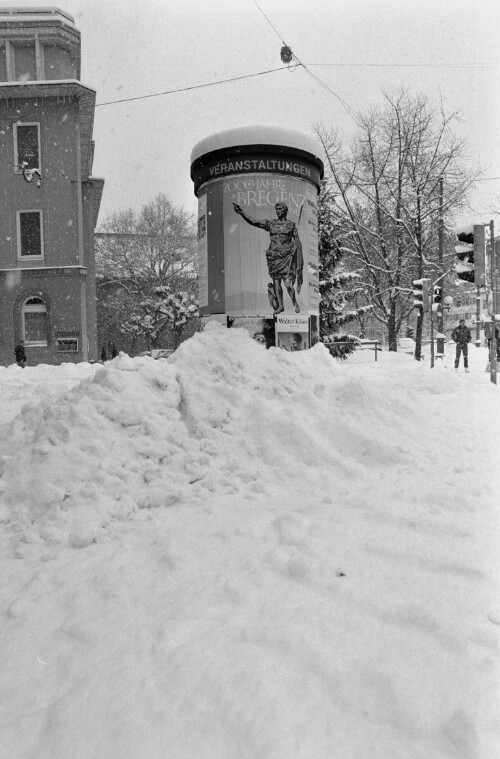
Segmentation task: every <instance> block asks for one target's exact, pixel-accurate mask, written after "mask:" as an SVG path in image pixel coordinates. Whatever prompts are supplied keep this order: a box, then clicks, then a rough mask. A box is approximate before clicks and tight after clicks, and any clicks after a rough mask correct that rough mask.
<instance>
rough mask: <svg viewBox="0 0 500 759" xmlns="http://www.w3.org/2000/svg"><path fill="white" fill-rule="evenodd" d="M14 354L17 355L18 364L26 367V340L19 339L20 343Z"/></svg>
mask: <svg viewBox="0 0 500 759" xmlns="http://www.w3.org/2000/svg"><path fill="white" fill-rule="evenodd" d="M14 354H15V356H16V364H17V365H18V366H20V367H21V368H22V369H24V367H25V366H26V351H25V349H24V340H19V342H18V344H17V345H16V347H15V348H14Z"/></svg>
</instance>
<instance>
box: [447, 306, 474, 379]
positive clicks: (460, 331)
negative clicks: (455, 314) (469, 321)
mask: <svg viewBox="0 0 500 759" xmlns="http://www.w3.org/2000/svg"><path fill="white" fill-rule="evenodd" d="M451 339H452V340H454V341H455V342H456V344H457V349H456V354H455V369H458V364H459V363H460V354H461V353H463V356H464V369H465V371H466V372H468V371H469V343H470V341H471V340H472V335H471V331H470V329H469V328H468V326H467V325H466V323H465V319H460V324H459V325H458V327H455V329H454V330H453V332H452V333H451Z"/></svg>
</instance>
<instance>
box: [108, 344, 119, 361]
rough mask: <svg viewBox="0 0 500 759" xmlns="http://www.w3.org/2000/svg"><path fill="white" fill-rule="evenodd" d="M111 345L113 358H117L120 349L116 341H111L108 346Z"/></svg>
mask: <svg viewBox="0 0 500 759" xmlns="http://www.w3.org/2000/svg"><path fill="white" fill-rule="evenodd" d="M110 346H111V358H116V357H117V355H118V350H117V348H116V345H115V344H114V343H110V345H108V348H109V347H110Z"/></svg>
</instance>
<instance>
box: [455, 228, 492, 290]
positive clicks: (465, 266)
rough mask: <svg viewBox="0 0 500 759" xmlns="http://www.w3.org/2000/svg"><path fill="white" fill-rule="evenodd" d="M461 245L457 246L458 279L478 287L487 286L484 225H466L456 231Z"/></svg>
mask: <svg viewBox="0 0 500 759" xmlns="http://www.w3.org/2000/svg"><path fill="white" fill-rule="evenodd" d="M455 234H456V236H457V239H458V241H459V242H460V245H455V253H456V257H457V259H458V260H457V262H456V263H455V272H456V274H457V277H458V279H461V280H462V281H464V282H472V283H473V284H475V285H477V286H478V287H484V286H485V284H486V237H485V233H484V224H466V225H465V226H464V227H457V229H455Z"/></svg>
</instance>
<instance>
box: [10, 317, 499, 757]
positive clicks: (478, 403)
mask: <svg viewBox="0 0 500 759" xmlns="http://www.w3.org/2000/svg"><path fill="white" fill-rule="evenodd" d="M486 361H487V356H486V350H485V349H483V348H481V349H476V348H473V347H472V348H471V349H470V367H471V371H470V373H469V374H465V373H464V371H463V368H462V367H460V371H459V372H457V373H455V372H454V371H453V368H452V366H453V356H452V355H451V353H450V354H447V357H446V358H445V361H444V362H443V364H439V363H438V364H437V365H436V367H435V368H434V369H432V370H431V369H430V368H429V364H428V361H426V362H425V363H424V362H420V363H417V362H415V361H414V360H413V359H412V358H411V357H410V356H407V355H404V354H401V353H398V354H390V353H388V352H383V353H380V354H379V355H378V360H377V362H375V361H374V360H373V354H372V353H371V352H368V351H359V352H358V353H357V354H355V355H354V356H353V357H352V358H350V359H348V360H347V361H346V362H338V361H335V360H333V359H332V358H331V357H330V355H329V354H328V352H327V351H326V349H325V348H324V347H323V346H322V345H317V346H315V347H314V348H312V349H311V350H309V351H303V352H299V353H295V354H292V353H288V352H285V351H280V350H278V349H271V350H269V351H266V350H264V349H263V348H262V346H260V345H258V344H257V343H255V342H254V341H252V340H251V339H250V337H249V336H248V334H247V333H246V331H245V330H240V329H232V330H224V329H222V328H220V327H218V326H217V325H209V326H208V327H207V329H206V330H205V331H204V332H203V333H201V334H198V335H195V337H193V338H191V339H190V340H188V341H186V342H185V343H184V344H183V345H181V347H180V348H179V349H178V350H177V351H176V352H175V353H174V354H173V355H172V356H171V358H170V359H168V360H159V361H154V360H153V359H151V358H148V357H145V358H135V359H131V358H129V357H128V356H126V355H124V354H121V355H120V356H119V357H118V358H117V359H115V360H114V361H113V362H111V363H108V364H106V365H105V366H104V367H103V366H100V365H93V366H91V365H89V364H80V365H70V364H67V365H63V366H61V367H52V366H34V367H31V366H28V367H27V368H26V369H24V370H21V369H19V368H18V367H15V366H11V367H8V368H4V367H0V391H1V393H0V536H1V542H0V547H1V556H0V568H1V577H2V580H1V583H0V615H1V620H2V622H1V625H0V672H1V673H2V676H1V678H0V758H1V759H139V757H140V758H141V759H174V758H175V759H496V757H500V748H499V747H500V716H499V715H500V691H499V685H500V671H499V651H500V594H499V591H500V561H499V558H498V555H499V546H500V509H499V506H500V478H499V476H498V450H499V442H500V407H499V403H498V398H499V396H498V392H499V391H498V388H497V387H496V386H494V385H492V384H491V383H490V380H489V374H488V373H487V372H485V366H486Z"/></svg>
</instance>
